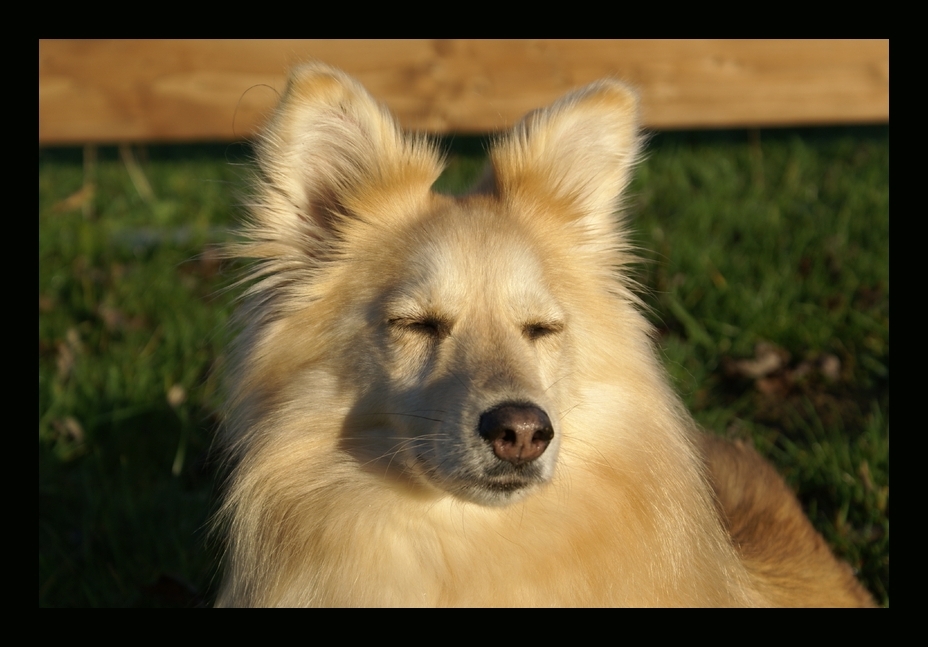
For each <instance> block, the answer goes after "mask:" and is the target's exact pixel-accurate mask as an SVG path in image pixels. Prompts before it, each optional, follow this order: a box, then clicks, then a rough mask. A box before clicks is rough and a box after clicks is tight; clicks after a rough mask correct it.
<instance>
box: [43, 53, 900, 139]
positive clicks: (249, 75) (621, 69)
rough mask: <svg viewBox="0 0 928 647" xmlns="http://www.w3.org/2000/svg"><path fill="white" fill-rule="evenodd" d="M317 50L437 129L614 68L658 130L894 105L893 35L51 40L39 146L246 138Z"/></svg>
mask: <svg viewBox="0 0 928 647" xmlns="http://www.w3.org/2000/svg"><path fill="white" fill-rule="evenodd" d="M309 59H318V60H323V61H326V62H328V63H331V64H333V65H336V66H338V67H340V68H342V69H344V70H345V71H346V72H348V73H350V74H352V75H354V76H356V77H357V78H358V79H359V80H360V81H361V82H362V83H363V84H364V85H365V86H366V87H367V88H368V89H369V90H370V92H371V93H372V94H373V95H374V96H375V97H377V98H378V99H380V100H382V101H384V102H385V103H386V104H387V105H388V106H389V107H390V109H391V110H393V111H394V112H395V113H396V114H397V116H398V117H399V119H400V121H401V122H402V124H403V125H404V126H405V127H407V128H410V129H415V130H425V131H432V132H462V133H472V132H486V131H493V130H499V129H502V128H505V127H507V126H509V125H511V124H512V123H513V122H514V121H515V120H516V119H518V118H519V117H520V116H522V115H523V114H525V113H526V112H527V111H529V110H531V109H533V108H536V107H539V106H541V105H544V104H546V103H549V102H550V101H552V100H553V99H555V98H557V97H558V96H560V95H561V94H563V93H565V92H567V91H569V90H571V89H572V88H575V87H577V86H579V85H583V84H585V83H589V82H590V81H593V80H595V79H598V78H602V77H605V76H613V77H617V78H620V79H623V80H625V81H627V82H629V83H631V84H633V85H635V86H637V87H638V88H639V90H640V92H641V97H642V109H643V116H644V123H645V125H646V126H648V127H651V128H655V129H671V128H715V127H760V126H786V125H823V124H847V123H884V122H887V121H888V120H889V41H886V40H876V41H870V40H863V41H861V40H839V41H832V40H805V41H769V40H754V41H750V40H749V41H744V40H739V41H717V40H703V41H666V40H646V41H637V40H636V41H578V40H571V41H549V40H541V41H528V40H517V41H470V40H414V41H357V40H345V41H237V40H225V41H221V40H209V41H196V40H188V41H128V40H110V41H102V40H97V41H80V40H57V41H40V42H39V145H59V144H81V143H116V142H159V141H160V142H179V141H198V140H199V141H207V140H213V141H217V140H218V141H230V140H239V139H244V138H247V137H249V136H250V135H251V134H253V132H254V131H255V129H256V127H258V126H259V125H260V123H261V121H262V119H263V117H264V116H265V115H266V114H267V112H268V110H269V109H270V108H271V107H273V105H274V104H275V102H276V100H277V98H278V95H279V92H280V91H281V90H282V89H283V87H284V83H285V81H286V70H287V68H288V67H289V66H290V65H292V64H294V63H297V62H300V61H305V60H309Z"/></svg>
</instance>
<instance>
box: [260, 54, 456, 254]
mask: <svg viewBox="0 0 928 647" xmlns="http://www.w3.org/2000/svg"><path fill="white" fill-rule="evenodd" d="M257 156H258V166H259V171H260V177H259V183H260V186H259V189H258V194H259V195H258V196H257V200H258V203H257V204H256V205H255V206H254V210H253V221H252V228H251V231H250V232H249V234H250V238H251V240H252V245H250V246H249V247H250V249H249V250H248V254H247V255H249V256H252V257H254V256H257V257H264V258H271V257H280V256H282V255H288V254H289V253H293V252H294V251H296V250H295V249H294V247H299V248H301V249H300V250H299V251H301V252H302V253H305V254H308V255H310V256H314V255H315V254H316V252H318V248H319V246H320V245H325V244H327V242H329V241H330V240H331V239H332V238H333V235H337V234H339V233H345V231H346V230H347V229H350V228H351V227H352V226H354V225H358V224H362V223H363V222H369V223H377V224H378V225H381V224H382V225H389V223H390V221H391V220H396V219H398V218H401V217H403V216H404V215H408V214H415V213H418V212H419V209H420V207H421V206H422V205H423V204H424V203H425V202H426V200H427V198H428V195H429V189H430V188H431V186H432V184H433V183H434V181H435V180H436V179H437V178H438V176H439V174H440V173H441V170H442V167H441V161H440V158H439V155H438V153H437V152H436V151H435V150H434V149H433V148H432V147H431V146H430V145H429V144H428V143H427V142H426V141H425V140H423V139H419V138H415V137H407V136H404V135H403V133H402V132H401V130H400V129H399V127H398V125H397V124H396V122H395V120H394V119H393V117H392V115H391V114H390V113H389V112H388V111H387V110H386V109H385V108H384V107H382V106H381V105H380V104H378V103H377V102H376V101H375V100H374V98H373V97H371V95H370V94H368V92H367V91H366V90H365V89H364V88H363V87H362V86H361V84H360V83H358V82H357V81H355V80H354V79H352V78H351V77H349V76H347V75H346V74H344V73H343V72H340V71H339V70H336V69H334V68H332V67H329V66H327V65H323V64H320V63H310V64H306V65H302V66H300V67H297V68H295V69H294V70H293V72H292V73H291V76H290V80H289V82H288V84H287V89H286V91H285V92H284V95H283V98H282V99H281V101H280V104H279V106H278V107H277V109H276V112H275V113H274V115H273V116H272V118H271V120H270V122H269V124H268V126H267V127H266V129H265V131H264V134H263V135H262V137H261V139H260V141H259V143H258V147H257ZM256 243H257V244H256ZM281 246H283V247H281Z"/></svg>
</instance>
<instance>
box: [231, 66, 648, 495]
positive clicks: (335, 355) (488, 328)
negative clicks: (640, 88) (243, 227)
mask: <svg viewBox="0 0 928 647" xmlns="http://www.w3.org/2000/svg"><path fill="white" fill-rule="evenodd" d="M638 141H639V140H638V126H637V98H636V96H635V95H634V93H632V92H631V91H630V90H629V89H627V88H626V87H625V86H623V85H621V84H619V83H616V82H609V81H602V82H599V83H596V84H593V85H591V86H588V87H586V88H584V89H582V90H580V91H577V92H575V93H573V94H570V95H568V96H567V97H565V98H563V99H561V100H560V101H558V102H557V103H555V104H554V105H552V106H550V107H549V108H546V109H543V110H539V111H536V112H533V113H531V114H529V115H528V116H526V117H525V119H523V120H522V122H521V123H519V124H518V125H517V126H516V127H515V128H514V130H512V131H511V132H510V133H509V134H507V135H505V136H504V137H502V138H500V139H499V140H498V141H497V143H496V144H495V145H494V147H493V148H492V150H491V153H490V159H491V164H490V173H489V174H488V176H487V179H486V181H485V182H484V183H483V187H482V189H481V191H479V192H476V193H473V194H471V195H468V196H464V197H459V198H453V197H449V196H444V195H439V194H436V193H435V192H433V191H432V185H433V183H434V182H435V180H436V179H437V178H438V176H439V174H440V173H441V171H442V162H441V159H440V156H439V155H438V153H437V152H436V151H435V150H434V148H433V147H432V146H431V145H430V144H429V143H428V142H427V141H426V140H425V139H422V138H418V137H413V136H407V135H404V134H403V133H402V132H401V131H400V130H399V128H398V127H397V125H396V123H395V121H394V120H393V118H392V117H391V116H390V114H389V113H388V112H386V111H385V110H384V109H383V108H382V107H381V106H380V105H379V104H378V103H377V102H376V101H374V99H373V98H372V97H371V96H370V95H369V94H368V93H367V92H366V91H365V90H364V89H363V88H362V87H361V86H360V85H359V84H358V83H357V82H356V81H354V80H352V79H351V78H349V77H347V76H345V75H344V74H342V73H341V72H338V71H336V70H334V69H332V68H329V67H327V66H324V65H320V64H310V65H306V66H303V67H300V68H298V69H297V70H295V72H294V73H293V75H292V77H291V79H290V82H289V85H288V87H287V90H286V92H285V94H284V96H283V99H282V100H281V103H280V106H279V108H278V109H277V111H276V113H275V115H274V116H273V118H272V119H271V122H270V124H269V126H268V128H267V130H266V132H265V134H264V137H263V138H262V140H261V142H260V145H259V148H258V162H259V173H260V177H259V188H258V196H257V203H256V205H255V206H254V209H253V219H252V221H251V223H250V225H249V227H248V229H247V231H246V238H247V240H246V242H244V243H243V245H242V247H241V249H240V250H238V252H237V253H238V255H241V256H247V257H251V258H255V259H257V260H258V265H257V269H256V274H257V275H259V276H260V277H262V278H261V279H260V280H259V281H258V282H257V283H256V284H255V286H254V287H253V288H252V290H251V293H252V296H253V300H252V303H253V307H252V309H251V312H252V313H253V314H254V315H255V321H256V323H255V324H254V326H255V328H254V329H253V330H252V331H251V332H250V333H246V335H247V336H248V339H249V340H250V341H249V342H248V344H249V347H248V354H249V361H248V368H247V372H248V374H243V376H242V378H241V379H239V380H238V381H237V382H236V384H237V385H238V386H237V388H238V393H237V395H236V397H237V398H238V399H239V400H240V401H242V400H245V399H251V401H265V402H275V403H276V405H275V406H278V407H279V406H284V407H287V406H289V407H291V408H292V411H293V412H295V413H294V414H293V415H301V414H300V413H299V412H303V414H302V415H305V416H306V418H307V419H306V423H305V424H306V433H313V427H325V428H327V429H331V427H332V421H333V420H337V421H338V423H337V424H338V429H337V432H338V433H339V434H340V441H339V442H340V447H341V449H343V450H344V451H345V452H347V453H349V454H350V455H351V456H352V457H353V459H354V460H358V461H360V462H361V463H362V464H364V465H365V466H366V467H368V468H369V469H370V470H371V471H372V472H378V473H380V474H387V475H392V476H396V477H397V478H399V479H400V480H402V481H404V482H405V483H406V484H407V485H414V486H416V487H418V488H420V489H423V488H424V489H423V491H426V492H428V491H432V492H434V490H435V488H437V489H438V490H441V491H445V492H450V493H453V494H455V495H457V496H460V497H462V498H464V499H467V500H471V501H476V502H479V503H483V504H490V505H500V504H504V503H507V502H509V501H512V500H515V499H517V498H519V497H521V496H522V495H524V494H525V493H527V492H529V491H530V490H531V489H533V488H534V487H536V486H538V485H541V484H543V483H546V482H548V481H549V480H550V479H551V478H552V476H553V475H554V473H555V466H556V460H557V456H558V451H559V449H560V448H561V445H562V438H563V436H564V428H565V426H569V423H568V421H569V420H570V411H571V408H572V406H574V405H575V404H576V397H577V396H576V393H575V392H574V384H575V383H576V377H577V376H578V375H581V374H584V373H585V372H587V373H588V372H589V371H590V366H589V365H590V364H591V363H596V362H598V361H608V359H609V358H607V357H605V355H607V354H608V353H606V352H605V351H602V352H600V351H598V350H597V343H596V338H597V335H599V334H600V333H601V331H602V329H603V326H608V325H620V324H621V321H620V320H621V318H622V317H624V316H625V315H624V314H623V313H625V312H626V311H627V310H629V309H631V308H630V307H629V304H630V303H631V302H632V301H633V300H634V297H632V296H631V292H630V291H629V289H628V285H627V283H626V282H625V281H623V280H622V279H621V278H620V277H619V276H618V273H617V271H616V270H617V268H618V267H620V266H622V265H623V264H625V263H627V262H628V261H629V259H630V258H631V257H630V255H629V254H628V251H627V248H626V244H625V242H624V237H623V236H622V233H621V229H620V227H619V226H618V223H617V220H616V216H615V214H616V211H617V208H618V200H619V198H620V196H621V193H622V191H623V189H624V188H625V186H626V185H627V183H628V180H629V175H630V170H631V167H632V165H633V163H634V161H635V159H636V155H637V152H638ZM604 322H605V323H604ZM598 355H603V357H598ZM319 418H324V420H320V419H319ZM582 431H583V430H582V429H580V430H578V432H579V433H582Z"/></svg>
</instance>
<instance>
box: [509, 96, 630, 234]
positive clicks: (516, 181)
mask: <svg viewBox="0 0 928 647" xmlns="http://www.w3.org/2000/svg"><path fill="white" fill-rule="evenodd" d="M638 119H639V117H638V95H637V94H636V93H635V92H634V91H633V90H632V89H631V88H629V87H628V86H626V85H624V84H622V83H619V82H618V81H613V80H603V81H599V82H597V83H593V84H591V85H588V86H586V87H585V88H581V89H580V90H577V91H575V92H573V93H571V94H568V95H567V96H565V97H563V98H562V99H560V100H559V101H557V102H555V103H554V104H552V105H551V106H549V107H547V108H543V109H540V110H535V111H534V112H531V113H529V114H528V115H526V116H525V118H523V119H522V121H521V122H519V123H518V124H517V125H516V127H515V128H514V129H513V130H512V132H511V133H509V134H508V135H507V136H506V137H504V138H503V139H501V140H500V141H499V142H498V143H497V145H496V146H495V147H494V148H493V150H492V152H491V158H492V162H493V172H494V175H495V177H494V182H495V186H494V187H493V189H494V190H495V192H496V193H497V194H498V195H499V196H500V197H501V199H503V201H504V202H506V203H508V204H509V205H510V206H511V207H512V208H513V210H514V211H515V212H540V211H547V210H549V207H550V206H551V205H555V206H557V207H558V209H556V211H557V214H558V216H559V217H560V218H562V219H564V220H566V221H568V222H579V223H581V224H582V225H583V226H584V228H585V229H586V230H587V231H588V232H589V233H590V234H591V237H592V238H593V239H594V240H595V239H602V236H603V235H605V234H606V233H607V232H609V231H611V230H612V229H613V228H614V223H613V214H614V212H615V211H616V209H617V208H618V206H619V199H620V197H621V195H622V192H623V191H624V189H625V187H626V186H627V185H628V182H629V179H630V177H631V170H632V167H633V166H634V164H635V162H636V161H637V159H638V153H639V149H640V135H639V123H638Z"/></svg>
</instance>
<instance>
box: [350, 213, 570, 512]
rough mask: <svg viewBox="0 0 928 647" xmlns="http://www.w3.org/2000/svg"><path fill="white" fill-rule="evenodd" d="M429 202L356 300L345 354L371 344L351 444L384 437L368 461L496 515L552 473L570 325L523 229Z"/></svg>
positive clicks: (503, 218) (498, 216) (497, 218)
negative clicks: (358, 305)
mask: <svg viewBox="0 0 928 647" xmlns="http://www.w3.org/2000/svg"><path fill="white" fill-rule="evenodd" d="M436 203H437V204H436V211H435V212H433V213H429V214H426V215H424V216H423V217H422V219H421V220H420V221H418V222H415V223H414V224H412V225H411V226H410V228H409V229H408V230H407V232H406V233H405V235H404V236H401V237H400V239H401V240H402V241H403V242H401V243H400V244H398V245H397V246H396V247H395V248H394V249H392V250H391V251H389V252H388V253H387V254H386V255H385V257H384V258H382V259H381V262H380V263H379V269H380V273H381V276H386V277H388V279H387V280H386V281H385V282H384V284H383V285H382V287H380V288H379V289H378V290H375V291H369V290H368V291H367V294H368V295H369V297H371V298H372V301H371V302H370V303H369V304H367V305H366V306H365V309H366V310H367V312H368V313H369V315H368V317H369V321H368V326H365V329H366V330H365V332H359V334H358V336H357V338H356V340H355V344H357V346H358V347H362V346H368V345H371V346H373V347H372V348H370V350H369V351H368V352H366V353H363V354H362V356H361V357H360V358H359V359H360V361H361V362H362V363H363V364H364V367H363V368H362V369H361V372H362V373H364V374H366V375H368V376H371V377H372V378H374V376H376V378H374V379H371V380H370V382H369V386H370V388H369V389H368V390H367V397H366V398H363V399H362V402H363V403H364V410H359V411H357V412H356V413H357V416H354V417H353V418H352V420H353V421H354V422H355V423H356V424H351V427H352V433H353V434H357V433H359V432H362V429H363V428H365V427H366V428H367V430H366V431H364V432H362V435H363V437H365V438H366V439H368V440H370V439H373V438H376V437H377V436H378V435H380V436H381V437H382V442H378V443H377V445H378V447H380V449H381V450H382V452H381V456H382V459H381V460H379V461H377V463H378V464H379V463H383V462H384V460H383V459H386V461H387V462H388V463H392V465H393V466H395V467H398V466H402V468H403V469H404V470H405V471H406V472H407V473H408V474H410V475H413V476H414V478H416V479H422V480H424V481H426V482H428V483H430V484H431V485H433V486H437V487H439V488H440V489H442V490H444V491H447V492H451V493H453V494H455V495H457V496H460V497H463V498H465V499H468V500H471V501H476V502H479V503H483V504H489V505H499V504H504V503H508V502H510V501H513V500H515V499H518V498H519V497H521V496H522V495H524V494H525V493H527V492H529V491H530V490H531V489H532V488H534V487H535V486H538V485H540V484H542V483H545V482H547V481H548V480H549V479H550V478H551V476H552V474H553V473H554V466H555V462H556V459H557V450H558V446H559V444H560V438H561V434H560V430H559V417H560V411H559V408H558V403H560V402H562V401H563V399H564V397H565V393H564V389H565V388H566V386H567V383H568V380H566V376H567V374H568V372H569V367H568V365H567V363H566V360H567V357H568V356H567V354H566V353H565V348H566V346H567V343H568V342H567V340H568V338H569V330H568V326H569V321H568V317H567V314H566V312H565V310H564V307H563V306H562V304H561V303H559V301H558V299H557V298H556V297H555V295H554V294H553V293H552V290H551V285H552V281H551V279H550V277H549V276H548V273H547V272H546V265H545V261H544V259H543V258H541V257H540V256H539V249H537V248H535V246H534V245H533V244H532V238H531V235H530V232H526V231H520V228H519V226H518V224H517V223H515V222H513V221H512V220H511V219H509V218H507V217H506V215H505V214H501V213H499V208H498V205H495V204H494V203H493V201H492V200H489V199H480V198H473V199H467V200H461V201H453V200H451V199H447V198H444V199H443V198H437V199H436ZM391 257H392V258H393V259H394V260H393V262H390V259H391ZM361 290H363V287H360V286H359V292H360V291H361ZM369 330H376V334H375V335H370V334H368V333H367V332H366V331H369ZM374 420H377V424H374V425H372V422H374ZM370 449H371V448H368V452H369V453H370Z"/></svg>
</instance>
